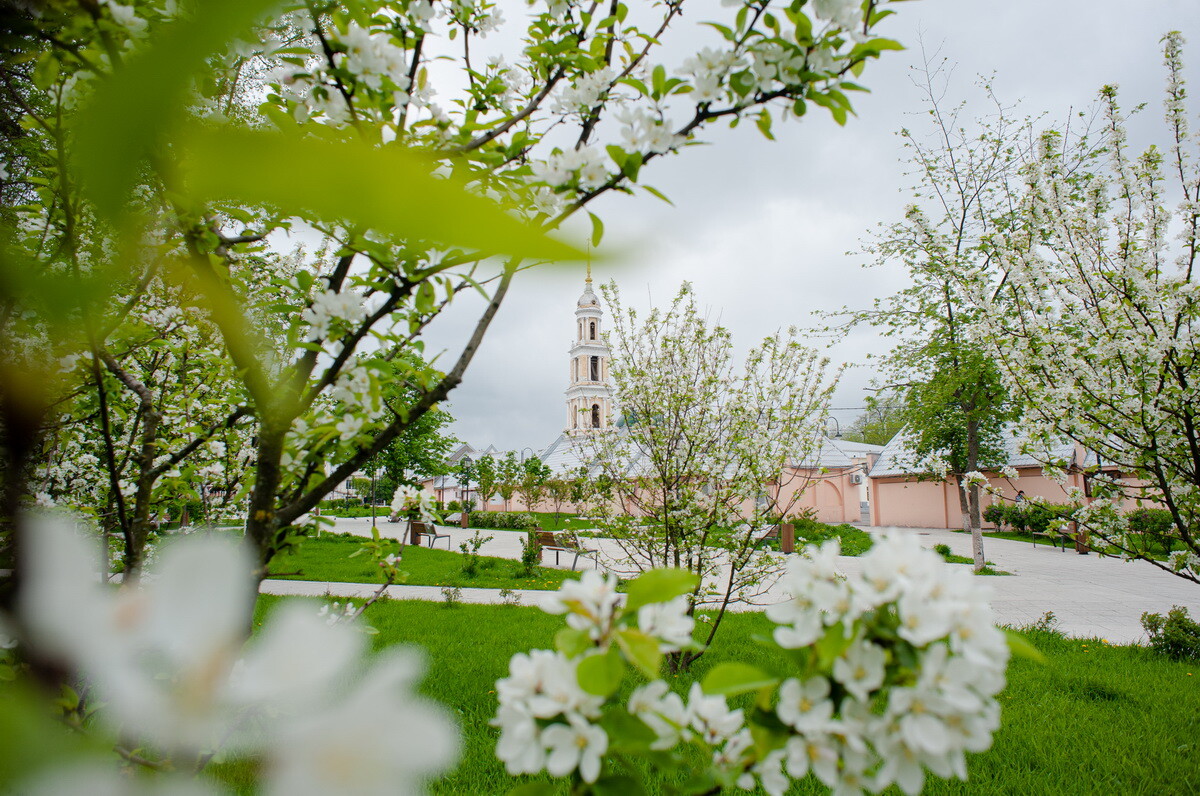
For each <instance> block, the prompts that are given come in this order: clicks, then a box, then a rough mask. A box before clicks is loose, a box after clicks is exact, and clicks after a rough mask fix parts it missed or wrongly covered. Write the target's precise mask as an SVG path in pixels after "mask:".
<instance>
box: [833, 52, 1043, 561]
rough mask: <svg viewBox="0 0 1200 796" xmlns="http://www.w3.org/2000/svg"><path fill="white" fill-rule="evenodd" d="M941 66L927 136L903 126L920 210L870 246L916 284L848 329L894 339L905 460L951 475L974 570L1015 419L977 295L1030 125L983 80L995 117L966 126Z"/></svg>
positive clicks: (887, 379)
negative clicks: (989, 476) (984, 493)
mask: <svg viewBox="0 0 1200 796" xmlns="http://www.w3.org/2000/svg"><path fill="white" fill-rule="evenodd" d="M943 68H944V66H943V67H934V66H933V65H931V64H930V63H929V62H926V64H925V67H924V72H923V75H924V80H923V87H924V89H925V92H926V95H925V105H926V110H927V111H928V113H927V114H924V115H927V116H928V118H929V119H930V120H931V124H932V130H931V134H930V136H929V138H928V139H926V138H925V137H923V136H921V135H918V134H916V133H914V132H913V131H911V130H907V129H905V130H902V131H901V136H902V137H903V139H904V142H905V146H906V147H907V148H908V149H909V152H910V157H911V163H912V166H913V175H914V177H915V179H916V185H915V186H914V198H915V199H916V203H915V204H913V205H911V206H910V207H909V208H908V210H907V212H906V214H905V219H904V220H903V221H900V222H897V223H894V224H891V225H890V226H885V227H884V228H883V229H882V231H881V232H879V233H878V234H877V235H876V237H875V238H874V240H873V241H871V242H870V243H869V244H868V246H867V248H866V251H867V252H868V253H869V254H871V255H872V256H873V257H874V258H875V259H874V262H873V263H872V265H876V266H879V265H884V264H894V263H901V264H903V265H904V267H905V268H906V270H907V271H908V275H909V279H910V285H909V286H908V287H907V288H905V289H904V290H902V291H900V292H899V293H897V294H896V295H894V296H889V297H887V298H884V299H881V300H878V301H876V302H875V303H874V306H873V307H872V308H871V309H870V310H868V311H862V312H854V313H850V318H851V320H850V325H855V324H862V323H869V324H871V325H874V326H876V327H878V328H881V329H882V330H883V334H884V335H885V336H887V337H891V338H893V339H895V340H896V342H895V344H894V346H893V348H892V350H891V351H890V352H888V354H887V355H886V356H885V357H883V358H882V360H881V361H880V370H881V371H882V373H883V377H882V382H883V384H882V386H883V387H885V388H887V389H889V390H891V391H892V392H893V393H894V394H895V395H896V396H897V400H898V403H899V404H900V406H901V407H902V408H901V410H900V419H902V420H903V422H904V425H905V431H904V432H903V433H904V434H905V435H906V437H907V438H908V440H909V441H910V443H911V448H912V450H913V453H914V455H915V456H914V460H913V461H912V462H909V464H910V465H912V466H914V467H919V468H924V469H926V470H927V472H928V474H929V475H928V477H934V478H937V479H943V478H946V477H951V478H953V479H954V482H955V484H956V485H957V487H958V489H957V491H958V495H959V507H960V509H961V512H962V523H963V529H964V530H967V531H969V532H970V533H971V538H972V551H973V553H974V559H975V571H976V572H978V571H980V570H981V569H982V568H983V567H984V565H985V559H984V552H983V535H982V533H981V527H982V516H981V510H980V509H981V506H980V482H979V479H978V478H977V477H975V474H976V473H979V472H980V471H981V470H984V469H987V468H989V467H998V466H1002V465H1004V464H1006V462H1005V461H1004V456H1003V439H1002V436H1001V431H1002V430H1003V428H1004V426H1005V424H1006V423H1007V422H1009V421H1010V420H1011V419H1012V408H1011V407H1012V402H1011V401H1010V398H1009V394H1008V391H1007V390H1006V389H1005V387H1004V385H1003V383H1002V382H1001V380H1000V378H999V373H998V371H997V368H996V365H995V363H994V362H993V361H992V359H991V357H990V356H989V355H988V354H986V353H985V352H986V350H987V349H986V341H985V340H983V339H981V335H980V334H979V332H978V331H977V330H976V328H975V322H976V320H977V318H978V316H979V312H978V310H976V309H974V307H973V304H972V302H971V298H970V295H971V293H972V292H973V291H975V290H978V289H980V288H981V287H982V286H986V285H988V284H994V283H995V281H996V279H997V277H996V275H995V272H994V269H993V268H992V267H991V266H990V263H991V261H992V257H993V254H994V251H995V248H996V246H997V240H998V238H1000V237H1002V236H1003V235H1005V234H1006V233H1007V231H1008V230H1010V229H1012V227H1013V224H1014V223H1015V218H1014V206H1013V203H1012V202H1010V201H1009V198H1010V197H1011V196H1012V195H1013V192H1014V190H1015V182H1016V179H1017V173H1018V169H1019V167H1020V164H1021V159H1022V153H1023V152H1024V151H1026V150H1025V147H1024V146H1023V140H1024V139H1023V138H1022V134H1023V133H1024V132H1025V131H1026V130H1027V126H1026V125H1025V124H1024V123H1021V122H1016V121H1013V120H1011V118H1010V115H1011V113H1010V111H1008V110H1007V109H1005V108H1004V107H1002V106H1001V104H1000V103H999V102H998V101H997V100H996V99H995V97H994V95H993V94H992V93H991V90H990V87H988V86H986V85H985V86H984V90H985V93H986V94H987V96H988V98H989V100H990V101H991V102H992V103H993V104H994V106H995V110H994V111H993V113H992V114H991V115H990V116H987V117H983V118H980V119H977V120H975V121H974V122H972V123H967V122H964V121H962V119H961V117H962V116H963V114H964V112H965V109H966V104H965V103H960V104H958V105H957V106H954V107H952V108H947V107H946V106H945V103H944V101H943V92H942V91H941V90H939V89H938V88H937V86H938V85H939V84H940V82H941V81H942V80H943V79H944V73H943V71H942V69H943ZM966 274H970V275H971V277H970V279H971V281H970V282H969V283H968V282H967V281H966V280H965V277H964V275H966Z"/></svg>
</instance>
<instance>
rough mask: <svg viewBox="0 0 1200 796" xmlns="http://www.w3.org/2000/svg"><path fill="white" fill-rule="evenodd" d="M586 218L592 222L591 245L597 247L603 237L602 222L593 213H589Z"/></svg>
mask: <svg viewBox="0 0 1200 796" xmlns="http://www.w3.org/2000/svg"><path fill="white" fill-rule="evenodd" d="M588 217H589V218H591V220H592V245H593V246H599V245H600V239H601V238H603V237H604V222H603V221H601V220H600V216H598V215H596V214H595V213H590V212H589V213H588Z"/></svg>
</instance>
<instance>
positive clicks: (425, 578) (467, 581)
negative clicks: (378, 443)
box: [268, 533, 579, 589]
mask: <svg viewBox="0 0 1200 796" xmlns="http://www.w3.org/2000/svg"><path fill="white" fill-rule="evenodd" d="M365 541H366V539H364V538H363V537H360V536H354V535H353V534H329V533H327V534H322V535H321V536H316V537H313V538H311V539H305V540H304V541H303V542H302V543H301V544H300V545H299V546H298V548H297V549H296V550H295V551H294V552H291V553H286V554H281V555H278V556H276V557H275V558H274V560H273V561H272V562H271V572H270V574H269V575H268V577H272V578H281V579H284V580H320V581H333V582H336V581H342V582H346V583H383V575H382V574H381V572H380V569H379V566H378V564H376V563H375V560H374V559H373V558H372V557H371V556H369V555H367V554H366V553H363V554H361V555H358V556H355V557H353V558H351V555H352V554H353V553H354V552H355V551H356V550H359V549H360V548H361V547H362V545H363V542H365ZM399 547H400V545H399V543H393V549H396V550H398V549H399ZM462 567H463V556H462V554H461V553H459V552H457V551H449V550H431V549H429V548H428V547H418V546H416V545H406V546H405V547H404V557H403V559H402V562H401V564H400V569H402V570H403V571H405V572H407V573H408V579H407V580H406V581H404V582H405V583H407V584H409V585H412V586H461V587H464V588H478V589H505V588H508V589H557V588H558V587H559V586H561V585H562V582H563V581H564V580H566V579H568V578H577V577H579V573H577V572H569V571H565V570H561V569H552V568H550V567H536V568H534V572H533V575H531V576H529V577H521V576H520V570H521V562H519V561H513V560H511V559H507V558H495V557H493V556H480V557H479V570H478V571H477V572H476V574H475V575H474V576H473V577H471V576H468V575H467V574H466V573H464V572H463V568H462Z"/></svg>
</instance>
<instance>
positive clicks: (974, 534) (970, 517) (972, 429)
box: [959, 419, 986, 575]
mask: <svg viewBox="0 0 1200 796" xmlns="http://www.w3.org/2000/svg"><path fill="white" fill-rule="evenodd" d="M978 470H979V421H978V420H975V419H969V420H967V472H977V471H978ZM960 486H961V483H960ZM959 499H960V500H961V501H962V506H963V509H964V511H965V512H966V515H967V525H968V530H970V532H971V557H972V558H973V559H974V560H975V574H976V575H978V574H979V573H980V572H982V571H983V567H984V564H985V563H986V560H985V558H984V555H983V516H982V512H981V511H980V509H979V485H978V484H971V486H970V487H969V488H968V490H967V491H966V492H965V493H964V492H963V490H962V489H959Z"/></svg>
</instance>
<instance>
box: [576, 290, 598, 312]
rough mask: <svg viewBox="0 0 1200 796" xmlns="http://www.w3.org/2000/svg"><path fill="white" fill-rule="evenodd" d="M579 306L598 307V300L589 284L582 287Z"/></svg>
mask: <svg viewBox="0 0 1200 796" xmlns="http://www.w3.org/2000/svg"><path fill="white" fill-rule="evenodd" d="M579 306H580V307H599V306H600V300H599V299H598V298H596V294H595V293H594V292H593V291H592V286H591V284H588V285H586V286H585V287H584V288H583V295H582V296H580V297H579Z"/></svg>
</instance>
